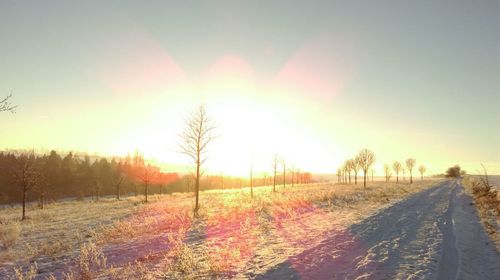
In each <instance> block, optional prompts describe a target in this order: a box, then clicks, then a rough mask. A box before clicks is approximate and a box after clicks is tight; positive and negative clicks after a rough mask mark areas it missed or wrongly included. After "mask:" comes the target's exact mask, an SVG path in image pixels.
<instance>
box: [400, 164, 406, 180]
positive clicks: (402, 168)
mask: <svg viewBox="0 0 500 280" xmlns="http://www.w3.org/2000/svg"><path fill="white" fill-rule="evenodd" d="M401 171H403V181H405V180H406V178H405V173H406V169H405V168H404V167H401Z"/></svg>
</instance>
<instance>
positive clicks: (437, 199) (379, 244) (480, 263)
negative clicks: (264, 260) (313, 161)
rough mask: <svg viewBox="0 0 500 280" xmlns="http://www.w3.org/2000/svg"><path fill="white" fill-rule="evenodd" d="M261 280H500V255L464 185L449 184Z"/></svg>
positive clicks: (333, 237) (377, 216)
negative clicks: (491, 242) (483, 226)
mask: <svg viewBox="0 0 500 280" xmlns="http://www.w3.org/2000/svg"><path fill="white" fill-rule="evenodd" d="M252 278H253V277H252ZM255 278H256V279H447V280H449V279H500V255H499V253H498V252H497V251H496V249H495V248H494V247H493V246H492V245H491V244H490V240H489V238H488V236H487V234H486V233H485V231H484V229H483V228H482V226H481V224H480V221H479V218H478V216H477V213H476V210H475V208H474V206H473V205H472V204H471V198H470V197H469V196H467V195H466V194H465V191H464V188H463V186H461V185H460V183H459V182H458V181H456V180H449V181H445V182H441V183H439V184H437V185H436V186H434V187H431V188H429V189H427V190H425V191H422V192H420V193H417V194H414V195H412V196H411V197H409V198H408V199H406V200H403V201H400V202H398V203H396V204H394V205H393V206H391V207H389V208H386V209H384V210H382V211H380V212H378V213H377V214H375V215H373V216H371V217H369V218H367V219H365V220H363V221H362V222H360V223H358V224H355V225H352V226H351V227H350V228H349V229H348V230H346V231H337V232H332V234H331V236H330V237H329V238H327V239H325V240H324V241H323V242H321V244H320V245H318V246H316V247H314V248H311V249H308V250H307V251H304V252H302V253H300V254H298V255H296V256H293V257H291V258H289V259H288V260H287V261H285V262H283V263H281V264H279V265H277V266H275V267H273V268H271V269H269V270H268V271H267V272H266V273H264V274H262V275H256V276H255Z"/></svg>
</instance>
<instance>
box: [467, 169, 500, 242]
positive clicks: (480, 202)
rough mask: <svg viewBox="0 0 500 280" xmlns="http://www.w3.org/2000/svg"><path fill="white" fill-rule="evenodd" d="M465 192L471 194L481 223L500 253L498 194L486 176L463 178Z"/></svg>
mask: <svg viewBox="0 0 500 280" xmlns="http://www.w3.org/2000/svg"><path fill="white" fill-rule="evenodd" d="M463 181H464V185H465V186H466V190H467V191H468V192H469V193H471V194H472V197H473V199H474V204H475V205H476V208H477V210H478V212H479V216H480V218H481V222H482V223H483V225H484V227H485V229H486V231H487V232H488V234H489V235H490V237H491V239H492V240H493V242H494V243H495V247H496V248H497V250H499V251H500V194H499V193H498V191H497V190H495V189H493V186H492V185H491V184H490V182H489V180H488V176H487V175H484V176H482V177H471V176H467V177H465V178H464V180H463Z"/></svg>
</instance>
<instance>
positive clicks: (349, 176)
mask: <svg viewBox="0 0 500 280" xmlns="http://www.w3.org/2000/svg"><path fill="white" fill-rule="evenodd" d="M350 184H351V171H349V185H350Z"/></svg>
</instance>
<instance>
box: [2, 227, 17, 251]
mask: <svg viewBox="0 0 500 280" xmlns="http://www.w3.org/2000/svg"><path fill="white" fill-rule="evenodd" d="M20 236H21V225H20V224H19V223H18V222H8V223H6V224H3V225H2V226H0V243H1V244H2V245H3V247H5V248H8V247H11V246H13V245H14V244H16V242H17V240H18V239H19V237H20Z"/></svg>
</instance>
